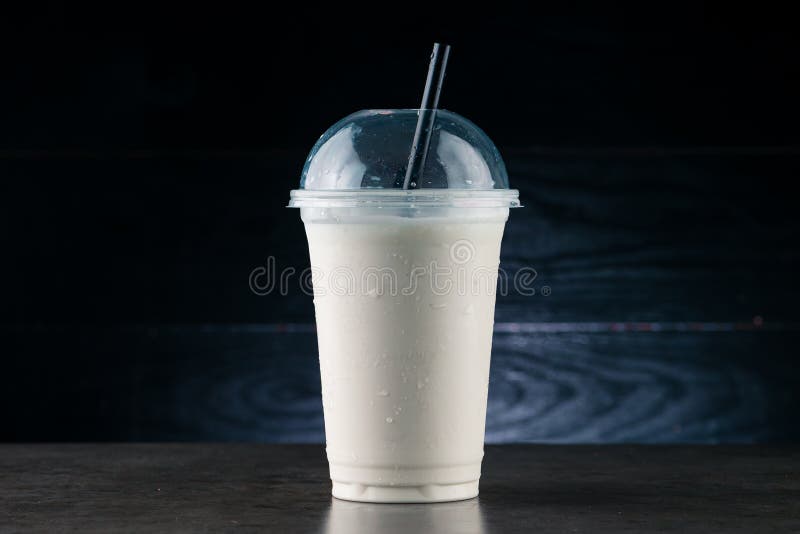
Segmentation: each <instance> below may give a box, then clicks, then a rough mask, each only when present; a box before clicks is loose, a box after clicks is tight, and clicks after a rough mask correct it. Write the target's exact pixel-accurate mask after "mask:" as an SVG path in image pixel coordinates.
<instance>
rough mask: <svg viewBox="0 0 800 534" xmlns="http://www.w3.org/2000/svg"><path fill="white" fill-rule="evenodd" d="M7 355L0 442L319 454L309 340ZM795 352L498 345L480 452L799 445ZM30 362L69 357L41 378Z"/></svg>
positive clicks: (750, 340) (37, 342)
mask: <svg viewBox="0 0 800 534" xmlns="http://www.w3.org/2000/svg"><path fill="white" fill-rule="evenodd" d="M309 326H310V325H309ZM499 326H502V325H499ZM265 330H268V329H265ZM3 339H4V341H3V343H4V345H3V346H4V350H5V351H6V354H7V356H6V362H7V364H6V369H7V370H8V372H9V373H10V375H11V376H13V377H15V379H14V380H13V381H8V384H7V385H6V386H5V387H4V388H3V390H2V391H0V401H2V402H3V403H5V404H4V405H6V406H14V407H15V408H14V409H13V410H8V411H7V413H6V415H5V416H4V420H5V421H6V424H5V425H4V426H3V427H2V429H0V440H16V441H20V440H23V441H36V440H56V441H59V440H60V441H64V440H76V439H78V440H79V439H96V440H206V441H208V440H212V441H219V440H224V441H231V440H233V441H266V442H322V441H324V430H323V420H322V405H321V398H320V380H319V365H318V359H317V347H316V336H315V335H314V334H313V332H311V331H310V328H309V329H308V330H306V331H300V332H294V333H293V332H288V331H283V332H281V331H275V330H273V331H258V330H257V329H256V328H236V327H215V326H206V327H192V326H184V327H164V328H157V327H149V328H132V327H129V328H88V329H86V328H84V329H80V328H74V327H64V328H62V329H60V330H56V329H51V328H40V329H31V328H16V329H13V330H10V329H5V330H4V333H3ZM798 342H800V333H796V332H769V331H764V332H758V331H752V332H744V331H743V332H661V333H659V332H605V333H602V332H569V331H566V332H563V331H562V332H560V333H547V332H540V333H513V332H497V333H496V334H495V337H494V348H493V359H492V368H491V378H490V387H489V407H488V415H487V430H486V439H487V441H488V442H490V443H507V442H519V441H540V442H558V443H568V442H576V443H601V442H649V443H663V442H697V443H718V442H748V443H749V442H774V441H789V440H797V439H799V438H800V436H798V434H797V432H798V429H797V426H796V417H795V414H796V413H797V409H798V408H800V406H798V400H797V395H796V392H797V391H798V389H800V379H798V376H797V373H796V372H795V367H796V350H795V347H796V344H797V343H798ZM41 354H53V355H62V354H63V355H71V356H70V357H69V358H63V359H59V358H54V359H53V360H52V362H51V363H48V364H47V365H45V364H44V363H43V362H42V359H41V357H40V355H41ZM765 355H766V356H765ZM20 399H25V402H20Z"/></svg>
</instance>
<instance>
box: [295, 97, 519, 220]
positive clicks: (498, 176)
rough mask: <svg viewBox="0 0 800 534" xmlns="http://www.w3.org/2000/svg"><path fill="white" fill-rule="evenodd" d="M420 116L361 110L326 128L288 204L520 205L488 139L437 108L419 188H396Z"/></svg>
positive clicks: (399, 111)
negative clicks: (336, 200)
mask: <svg viewBox="0 0 800 534" xmlns="http://www.w3.org/2000/svg"><path fill="white" fill-rule="evenodd" d="M419 112H420V111H419V110H416V109H371V110H363V111H358V112H356V113H353V114H352V115H349V116H347V117H345V118H344V119H342V120H340V121H339V122H337V123H336V124H334V125H333V126H331V127H330V128H329V129H328V130H327V131H326V132H325V133H324V134H323V135H322V137H320V138H319V140H318V141H317V143H316V144H315V145H314V147H313V148H312V149H311V152H310V153H309V155H308V158H307V159H306V163H305V166H304V167H303V173H302V177H301V179H300V189H299V190H295V191H292V201H291V202H290V204H289V205H290V206H298V207H299V206H301V205H305V204H306V202H307V201H310V200H312V199H317V200H321V199H334V198H339V199H340V200H344V199H345V198H350V199H351V200H352V201H353V202H356V203H359V202H361V201H363V199H365V198H367V197H369V198H373V197H374V198H379V199H381V202H386V201H395V202H409V201H411V202H435V203H437V204H440V203H442V202H443V199H445V198H450V199H452V198H456V199H461V201H463V200H464V199H470V202H468V204H470V205H482V204H481V202H484V203H485V202H487V201H488V202H489V203H490V204H491V205H498V206H499V205H504V206H507V207H515V206H518V205H519V201H518V200H517V196H518V193H517V191H516V190H510V189H509V184H508V174H507V172H506V167H505V164H504V163H503V159H502V158H501V157H500V153H499V152H498V151H497V148H496V147H495V146H494V143H492V141H491V139H489V137H488V136H487V135H486V134H485V133H484V132H483V131H482V130H481V129H480V128H478V127H477V126H476V125H475V124H474V123H472V122H471V121H469V120H467V119H466V118H464V117H462V116H461V115H458V114H456V113H453V112H450V111H447V110H443V109H440V110H437V111H436V116H435V118H434V121H433V127H432V128H433V131H432V135H431V140H430V146H429V148H428V154H427V158H426V160H425V166H424V167H423V168H422V172H421V174H420V177H419V178H418V179H417V182H418V183H417V182H412V183H411V188H409V189H403V182H404V179H405V175H406V169H407V167H408V164H409V153H410V151H411V144H412V142H413V139H414V131H415V129H416V125H417V120H418V114H419ZM476 202H477V204H476ZM447 203H448V204H450V205H453V203H452V202H451V201H449V200H448V201H447ZM486 205H488V204H486Z"/></svg>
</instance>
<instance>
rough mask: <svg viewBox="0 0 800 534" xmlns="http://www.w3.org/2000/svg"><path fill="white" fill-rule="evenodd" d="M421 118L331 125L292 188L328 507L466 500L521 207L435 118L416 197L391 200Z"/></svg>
mask: <svg viewBox="0 0 800 534" xmlns="http://www.w3.org/2000/svg"><path fill="white" fill-rule="evenodd" d="M417 113H418V110H368V111H361V112H358V113H355V114H353V115H350V116H349V117H347V118H345V119H343V120H342V121H340V122H338V123H337V124H335V125H334V126H333V127H331V128H330V129H329V130H328V131H327V132H326V133H325V134H324V135H323V136H322V137H321V138H320V140H319V141H318V142H317V144H316V145H315V146H314V148H313V149H312V151H311V154H310V155H309V157H308V160H307V161H306V165H305V168H304V169H303V177H302V180H301V185H300V189H298V190H294V191H292V193H291V201H290V204H289V205H290V206H292V207H298V208H300V214H301V217H302V219H303V222H304V224H305V229H306V235H307V237H308V242H309V252H310V258H311V267H312V283H313V287H314V305H315V311H316V321H317V335H318V342H319V357H320V371H321V378H322V399H323V408H324V415H325V435H326V441H327V454H328V461H329V465H330V474H331V479H332V481H333V495H334V496H335V497H338V498H341V499H347V500H355V501H368V502H437V501H454V500H461V499H468V498H472V497H475V496H476V495H477V494H478V479H479V477H480V466H481V460H482V457H483V438H484V430H485V421H486V399H487V393H488V384H489V361H490V354H491V344H492V327H493V324H494V305H495V289H496V284H497V273H498V266H499V261H500V241H501V239H502V236H503V230H504V226H505V222H506V220H507V218H508V213H509V208H511V207H517V206H519V202H518V193H517V191H515V190H511V189H509V188H508V176H507V174H506V170H505V166H504V164H503V161H502V159H501V158H500V155H499V153H498V152H497V149H496V148H495V146H494V144H493V143H492V142H491V140H489V138H488V137H487V136H486V135H485V134H484V133H483V132H482V131H481V130H480V129H479V128H478V127H477V126H475V125H474V124H472V123H471V122H469V121H468V120H466V119H465V118H463V117H461V116H459V115H456V114H454V113H451V112H448V111H445V110H439V111H437V113H436V119H435V121H434V126H433V133H432V136H431V144H430V148H429V152H428V157H427V161H426V165H425V168H424V169H423V172H422V175H421V179H420V183H418V184H414V186H415V187H416V188H415V189H408V190H405V189H402V184H403V179H404V176H405V168H406V166H407V164H408V152H409V147H410V143H411V139H412V137H413V134H414V128H415V125H416V121H417Z"/></svg>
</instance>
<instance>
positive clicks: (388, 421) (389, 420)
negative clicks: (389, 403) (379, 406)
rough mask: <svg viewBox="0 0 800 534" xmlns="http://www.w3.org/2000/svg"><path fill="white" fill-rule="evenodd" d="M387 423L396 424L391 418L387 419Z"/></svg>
mask: <svg viewBox="0 0 800 534" xmlns="http://www.w3.org/2000/svg"><path fill="white" fill-rule="evenodd" d="M386 422H387V423H392V422H394V419H392V418H391V417H387V418H386Z"/></svg>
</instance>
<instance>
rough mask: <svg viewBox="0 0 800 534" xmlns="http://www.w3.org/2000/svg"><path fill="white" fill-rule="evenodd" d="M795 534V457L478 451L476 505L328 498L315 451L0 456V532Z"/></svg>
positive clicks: (789, 451) (601, 449) (143, 449)
mask: <svg viewBox="0 0 800 534" xmlns="http://www.w3.org/2000/svg"><path fill="white" fill-rule="evenodd" d="M26 530H29V531H49V532H52V531H70V530H79V531H81V532H108V531H130V532H151V531H157V532H164V531H169V532H204V531H211V532H219V531H228V530H230V531H234V530H236V531H242V530H251V531H262V532H276V533H285V532H289V533H290V532H324V533H336V534H340V533H345V534H359V533H362V532H363V533H381V532H398V533H399V532H402V533H413V534H421V533H424V532H443V533H450V532H452V533H456V532H457V533H495V532H503V533H515V532H592V533H603V532H682V533H685V532H687V531H691V532H694V531H697V532H704V533H707V532H797V531H798V530H800V449H798V448H796V447H793V448H781V447H762V446H622V445H617V446H544V445H513V446H489V447H487V450H486V456H485V460H484V466H483V476H482V479H481V494H480V497H479V498H477V499H472V500H468V501H462V502H456V503H442V504H434V505H388V504H382V505H376V504H362V503H350V502H345V501H339V500H336V499H332V498H331V496H330V482H329V480H328V472H327V465H326V460H325V454H324V449H323V447H322V446H320V445H257V444H109V445H82V444H70V445H55V444H53V445H24V444H19V445H2V446H0V531H3V532H7V531H26Z"/></svg>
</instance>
